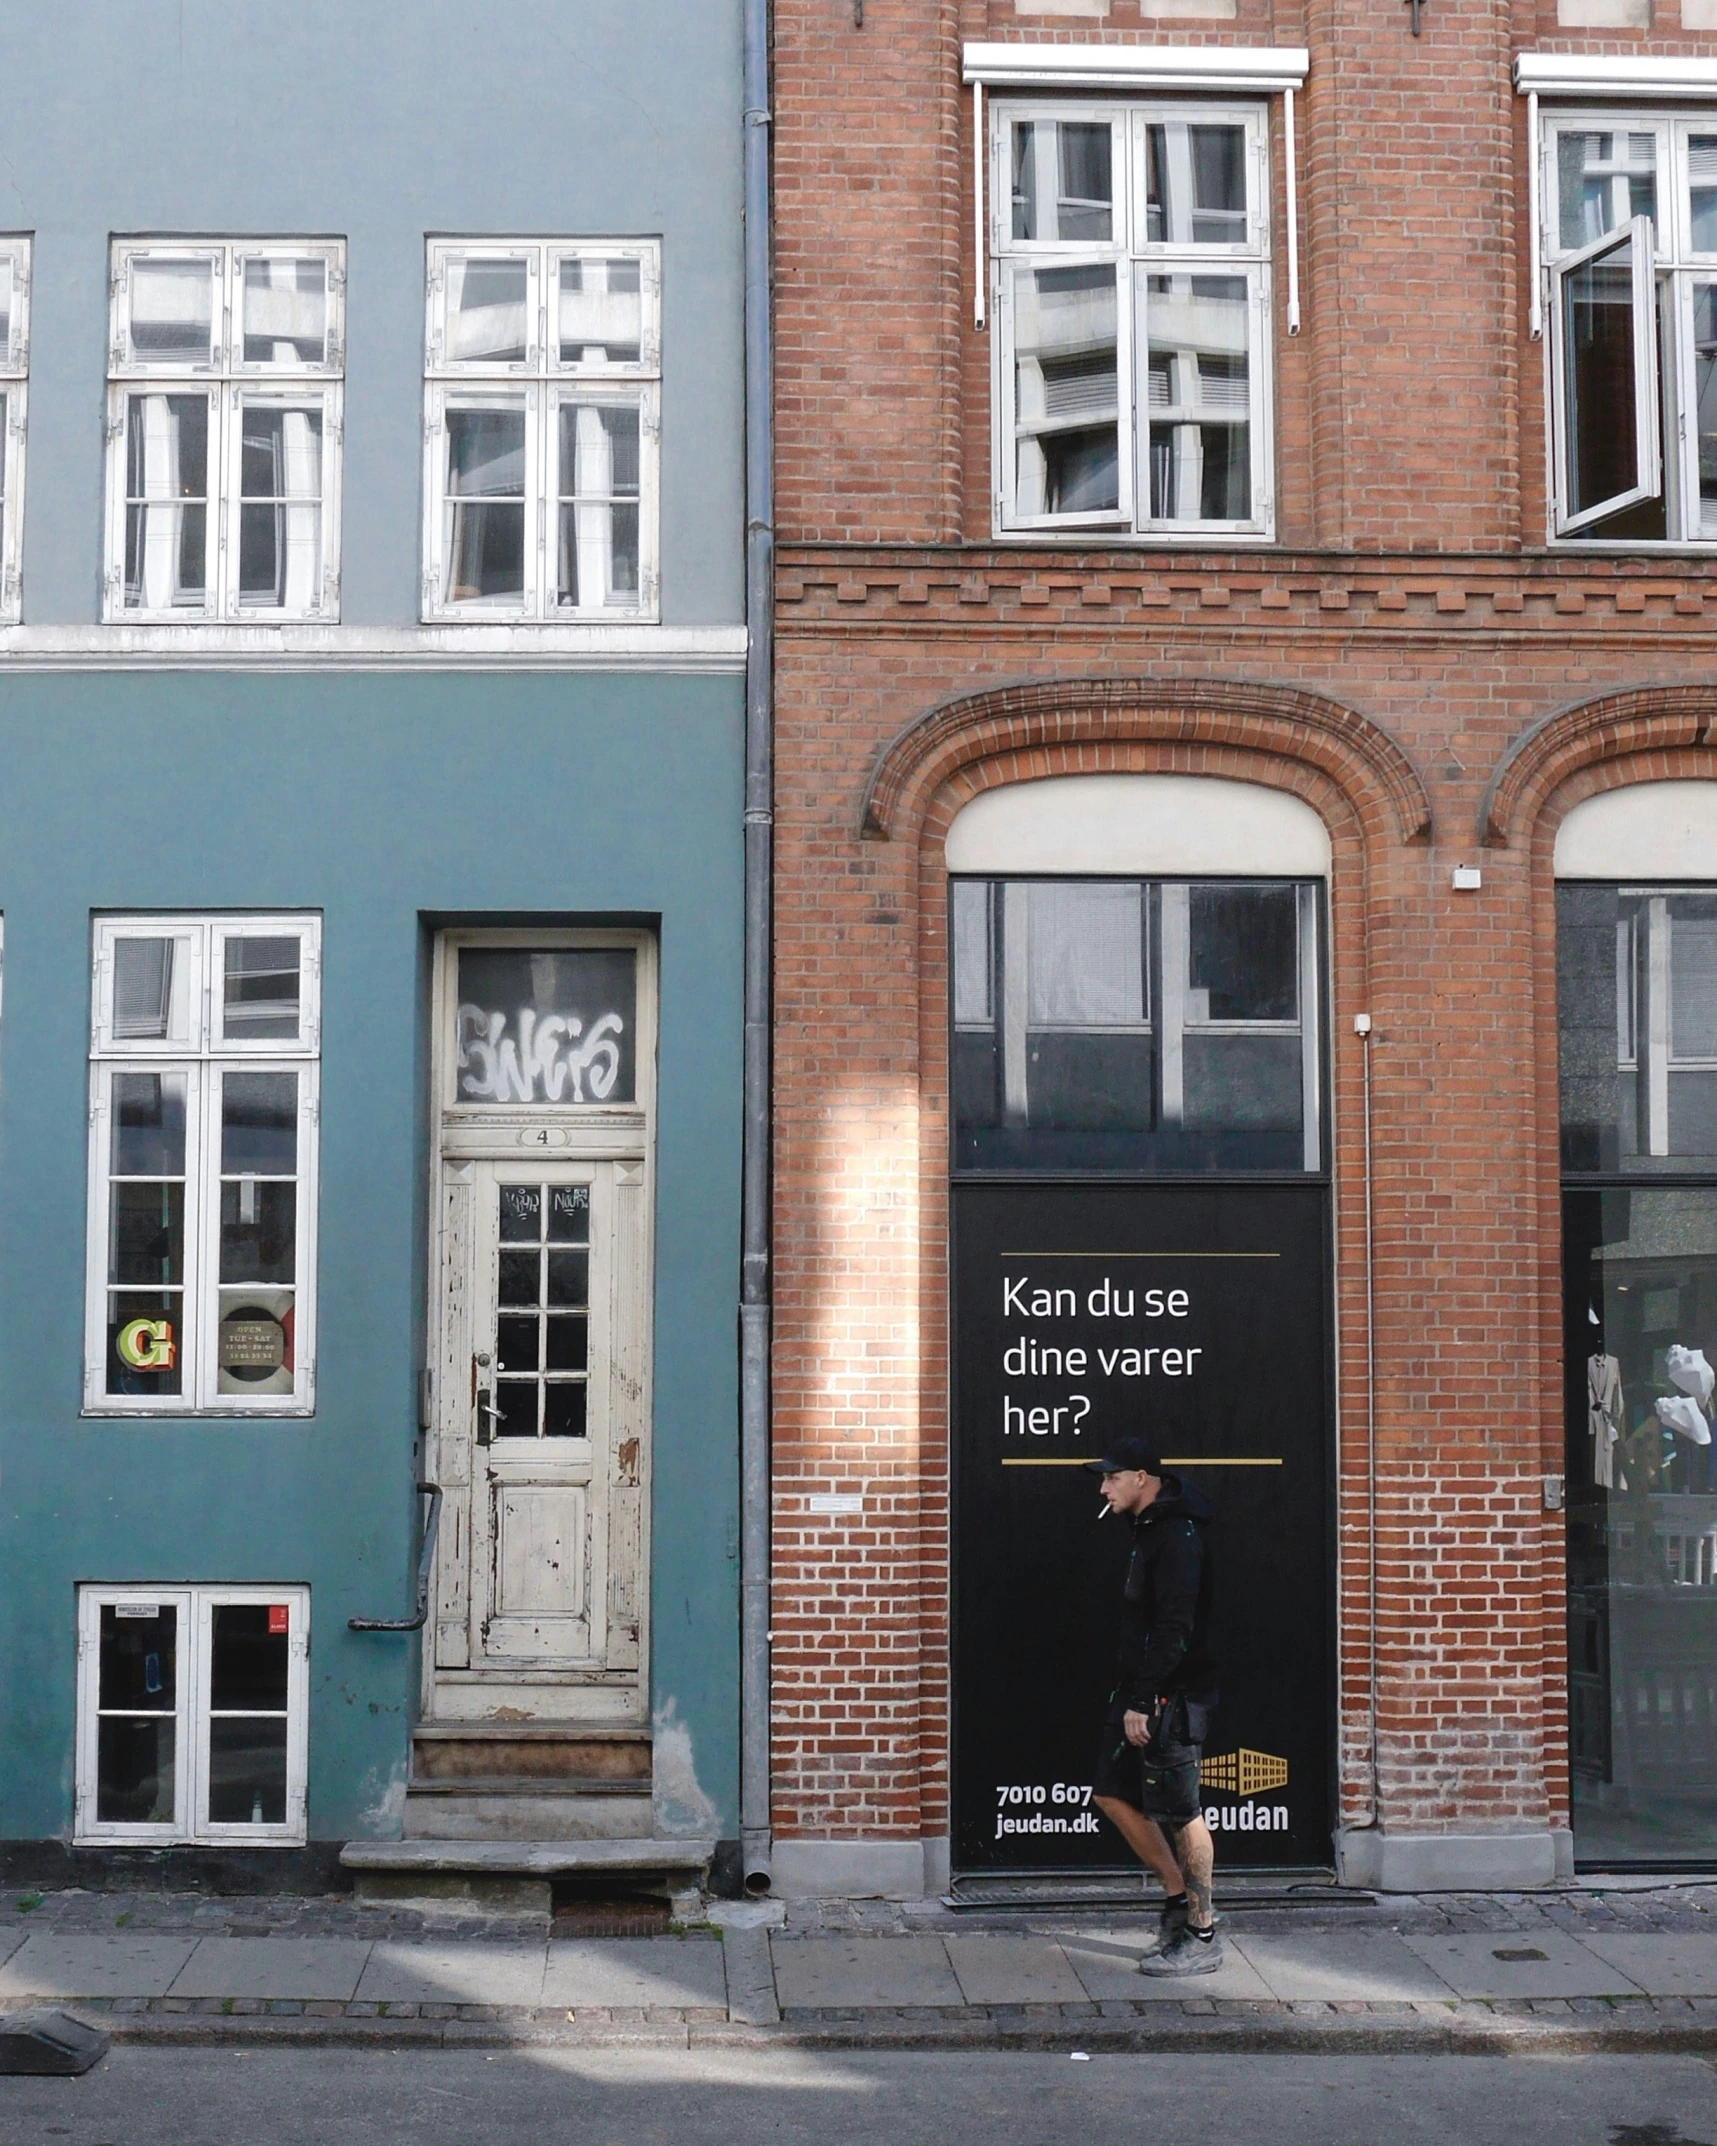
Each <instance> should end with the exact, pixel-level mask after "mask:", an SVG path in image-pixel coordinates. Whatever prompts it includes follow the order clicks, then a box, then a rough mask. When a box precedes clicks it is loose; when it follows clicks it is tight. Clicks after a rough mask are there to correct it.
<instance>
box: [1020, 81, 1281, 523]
mask: <svg viewBox="0 0 1717 2146" xmlns="http://www.w3.org/2000/svg"><path fill="white" fill-rule="evenodd" d="M994 127H995V132H994V135H993V137H992V150H993V157H994V163H993V171H994V185H993V188H992V197H991V198H992V199H993V201H994V203H995V211H994V222H993V245H994V261H993V272H994V276H995V282H996V318H997V326H998V331H999V332H998V334H997V337H996V354H995V389H994V395H995V418H996V423H995V453H996V521H997V526H998V528H999V529H1002V530H1020V531H1024V530H1046V529H1056V528H1068V529H1113V530H1116V531H1121V532H1125V531H1137V532H1144V531H1151V532H1153V533H1154V532H1158V531H1160V532H1162V533H1164V534H1165V535H1173V534H1175V533H1177V532H1180V533H1185V534H1191V533H1193V532H1201V533H1208V532H1211V531H1218V530H1221V531H1228V532H1231V533H1236V534H1241V533H1244V534H1250V535H1266V534H1268V533H1269V530H1270V527H1271V522H1272V518H1273V506H1272V500H1271V474H1270V471H1271V459H1270V424H1269V349H1270V318H1269V276H1270V270H1269V231H1268V225H1267V216H1266V205H1267V201H1268V193H1269V189H1268V184H1267V176H1268V175H1267V169H1266V164H1265V136H1264V120H1263V114H1262V112H1261V111H1258V110H1256V109H1251V108H1246V107H1239V108H1236V107H1229V106H1220V107H1218V106H1201V105H1181V104H1167V105H1132V104H1117V105H1093V106H1071V105H1052V106H1018V105H1009V104H1005V103H1003V104H998V105H997V106H996V108H995V113H994Z"/></svg>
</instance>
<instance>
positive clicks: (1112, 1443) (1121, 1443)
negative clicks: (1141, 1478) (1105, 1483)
mask: <svg viewBox="0 0 1717 2146" xmlns="http://www.w3.org/2000/svg"><path fill="white" fill-rule="evenodd" d="M1085 1466H1086V1467H1087V1468H1088V1469H1089V1470H1090V1472H1091V1473H1092V1474H1093V1475H1115V1474H1118V1473H1119V1472H1120V1470H1121V1469H1123V1468H1137V1469H1139V1470H1140V1471H1141V1472H1142V1473H1143V1474H1145V1475H1161V1474H1162V1472H1163V1457H1162V1455H1161V1454H1160V1453H1159V1452H1158V1451H1157V1449H1156V1447H1155V1446H1153V1445H1152V1444H1151V1442H1150V1440H1149V1439H1148V1438H1134V1437H1132V1436H1127V1437H1123V1438H1111V1439H1110V1440H1108V1442H1107V1443H1106V1444H1105V1446H1104V1448H1103V1457H1102V1459H1101V1460H1088V1461H1087V1462H1086V1463H1085Z"/></svg>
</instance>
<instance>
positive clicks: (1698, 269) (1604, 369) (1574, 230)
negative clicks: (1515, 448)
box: [1540, 112, 1717, 546]
mask: <svg viewBox="0 0 1717 2146" xmlns="http://www.w3.org/2000/svg"><path fill="white" fill-rule="evenodd" d="M1540 169H1541V176H1542V185H1541V188H1540V192H1541V197H1542V200H1543V220H1544V258H1545V263H1546V268H1545V275H1546V279H1547V286H1548V288H1547V297H1548V306H1547V312H1548V319H1549V330H1550V332H1549V336H1548V339H1547V340H1548V343H1549V370H1550V409H1551V480H1552V481H1551V493H1552V502H1551V503H1552V523H1553V530H1554V533H1555V535H1557V536H1559V537H1569V538H1575V539H1578V540H1581V541H1586V542H1598V543H1616V544H1627V545H1630V546H1632V545H1636V544H1641V543H1645V544H1651V543H1669V544H1686V543H1710V542H1714V541H1717V113H1714V114H1711V115H1709V116H1706V117H1703V118H1673V117H1659V116H1654V115H1653V114H1650V113H1641V112H1625V113H1618V114H1603V113H1587V112H1582V113H1580V114H1578V115H1571V116H1569V117H1566V118H1556V119H1548V120H1547V121H1546V122H1545V125H1544V138H1543V161H1542V164H1541V167H1540Z"/></svg>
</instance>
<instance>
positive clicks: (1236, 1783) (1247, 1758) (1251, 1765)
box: [1198, 1750, 1288, 1796]
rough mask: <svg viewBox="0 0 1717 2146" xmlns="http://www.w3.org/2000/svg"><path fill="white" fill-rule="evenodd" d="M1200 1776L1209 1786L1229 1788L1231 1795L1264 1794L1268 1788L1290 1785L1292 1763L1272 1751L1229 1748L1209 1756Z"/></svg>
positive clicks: (1202, 1781)
mask: <svg viewBox="0 0 1717 2146" xmlns="http://www.w3.org/2000/svg"><path fill="white" fill-rule="evenodd" d="M1198 1778H1199V1780H1200V1782H1201V1783H1202V1784H1203V1785H1204V1787H1206V1788H1225V1789H1227V1791H1228V1793H1229V1794H1230V1795H1231V1796H1261V1795H1262V1794H1263V1793H1264V1791H1265V1790H1266V1789H1270V1788H1286V1786H1287V1785H1288V1762H1287V1760H1286V1759H1278V1758H1272V1757H1271V1755H1270V1753H1269V1752H1268V1751H1244V1750H1242V1751H1225V1752H1223V1753H1221V1755H1220V1756H1219V1757H1216V1758H1210V1759H1206V1760H1205V1761H1204V1762H1203V1764H1202V1765H1201V1766H1200V1767H1199V1770H1198Z"/></svg>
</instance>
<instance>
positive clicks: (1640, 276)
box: [1535, 102, 1717, 552]
mask: <svg viewBox="0 0 1717 2146" xmlns="http://www.w3.org/2000/svg"><path fill="white" fill-rule="evenodd" d="M1568 134H1576V135H1577V134H1633V135H1650V136H1651V138H1652V140H1653V143H1654V171H1653V177H1654V186H1655V193H1656V209H1655V214H1654V215H1653V216H1652V217H1651V218H1650V219H1649V223H1650V227H1651V233H1652V244H1651V246H1650V247H1649V248H1648V247H1646V246H1645V245H1643V244H1642V243H1640V231H1641V228H1642V227H1644V226H1645V225H1646V224H1647V223H1648V219H1647V218H1646V217H1644V216H1637V217H1630V218H1629V219H1627V220H1626V221H1624V222H1623V223H1620V224H1617V225H1616V226H1615V227H1614V228H1613V229H1611V230H1610V231H1608V232H1606V233H1604V235H1603V236H1602V237H1600V238H1598V239H1595V240H1592V241H1589V242H1582V244H1581V245H1580V246H1579V247H1577V248H1568V247H1564V246H1563V244H1562V238H1561V230H1560V208H1561V203H1560V196H1559V190H1558V176H1557V163H1558V143H1559V142H1560V140H1561V138H1562V137H1563V136H1564V135H1568ZM1693 134H1703V135H1711V136H1717V102H1707V103H1705V104H1703V105H1700V106H1696V107H1693V108H1691V109H1690V108H1689V107H1688V106H1687V105H1685V104H1684V105H1682V106H1681V107H1680V108H1679V109H1677V110H1674V111H1667V110H1665V109H1663V108H1662V107H1661V106H1659V107H1653V106H1649V105H1636V106H1627V105H1613V104H1612V105H1605V106H1603V107H1598V106H1592V107H1581V106H1567V107H1561V106H1559V107H1556V108H1553V109H1548V110H1544V111H1542V112H1541V113H1540V116H1539V122H1538V140H1537V144H1536V157H1537V162H1536V166H1535V171H1536V177H1537V185H1536V189H1535V191H1536V195H1537V203H1538V231H1537V234H1536V236H1537V239H1538V248H1539V257H1540V262H1541V267H1540V271H1539V272H1540V276H1541V278H1542V283H1541V288H1540V293H1539V299H1540V303H1541V304H1542V305H1543V307H1544V308H1545V310H1546V311H1547V313H1548V316H1549V331H1550V332H1549V333H1548V334H1547V335H1546V336H1545V337H1544V396H1545V411H1546V415H1547V418H1548V423H1547V424H1546V427H1545V434H1546V439H1545V446H1546V460H1547V470H1546V475H1547V480H1548V501H1549V516H1548V519H1549V530H1548V534H1549V538H1550V541H1551V542H1552V543H1559V542H1561V541H1564V540H1571V541H1574V542H1578V543H1579V544H1580V546H1581V547H1582V548H1583V549H1585V550H1588V551H1592V550H1602V549H1609V550H1613V551H1627V552H1638V551H1653V550H1658V551H1664V550H1675V551H1685V550H1688V549H1693V548H1698V549H1705V548H1708V547H1712V546H1717V502H1714V503H1713V510H1712V517H1711V522H1710V526H1709V527H1707V528H1703V529H1702V527H1701V520H1702V517H1701V507H1700V495H1699V426H1698V421H1697V416H1698V413H1697V407H1696V385H1697V383H1696V370H1695V368H1696V358H1695V352H1694V343H1693V334H1694V315H1693V308H1694V294H1695V287H1696V286H1697V285H1700V284H1712V285H1717V250H1711V249H1707V250H1705V251H1698V250H1696V249H1695V247H1694V245H1693V230H1692V209H1691V202H1690V199H1689V178H1690V174H1689V160H1688V138H1689V136H1690V135H1693ZM1630 231H1631V232H1633V233H1634V238H1635V246H1634V264H1633V265H1634V281H1635V294H1634V350H1635V356H1634V387H1635V394H1634V412H1633V420H1634V427H1635V435H1636V440H1637V442H1638V461H1637V465H1636V466H1637V468H1638V470H1639V472H1640V482H1639V483H1638V484H1637V485H1636V486H1635V487H1633V488H1632V489H1631V490H1629V491H1627V492H1625V493H1619V494H1617V495H1616V497H1615V498H1613V499H1610V500H1605V501H1602V502H1600V503H1599V504H1598V505H1596V506H1595V507H1590V508H1587V509H1585V510H1584V511H1579V512H1576V511H1574V510H1573V508H1572V507H1571V505H1570V501H1569V484H1568V447H1569V438H1568V412H1567V406H1566V396H1565V389H1564V366H1565V357H1566V353H1565V346H1564V325H1563V319H1562V312H1563V307H1562V294H1563V287H1564V284H1565V281H1566V278H1567V276H1568V275H1569V273H1570V272H1571V271H1572V270H1575V269H1577V268H1579V267H1580V266H1581V265H1582V264H1583V263H1584V262H1586V261H1588V260H1590V259H1592V258H1593V257H1595V256H1596V255H1599V254H1601V253H1603V252H1605V251H1607V250H1610V249H1613V248H1615V247H1618V246H1620V245H1621V244H1622V243H1624V242H1625V241H1626V239H1627V237H1628V235H1629V233H1630ZM1666 324H1667V326H1668V330H1669V335H1668V347H1667V348H1666V347H1665V337H1664V334H1663V332H1662V331H1663V328H1664V326H1665V325H1666ZM1660 498H1661V499H1662V500H1663V502H1664V513H1665V534H1664V535H1663V536H1661V537H1609V538H1606V537H1604V536H1602V535H1596V536H1591V535H1582V533H1581V532H1583V531H1587V530H1590V529H1593V528H1595V527H1596V526H1597V525H1599V524H1601V523H1602V522H1604V521H1607V520H1608V519H1609V518H1610V517H1611V516H1612V515H1614V514H1619V513H1622V512H1624V511H1625V510H1626V509H1627V508H1628V507H1629V506H1631V505H1637V504H1639V503H1640V502H1642V501H1646V500H1656V499H1660Z"/></svg>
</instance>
